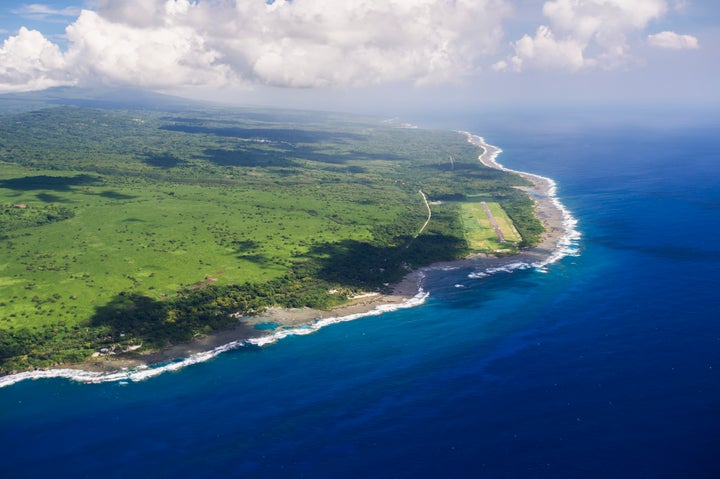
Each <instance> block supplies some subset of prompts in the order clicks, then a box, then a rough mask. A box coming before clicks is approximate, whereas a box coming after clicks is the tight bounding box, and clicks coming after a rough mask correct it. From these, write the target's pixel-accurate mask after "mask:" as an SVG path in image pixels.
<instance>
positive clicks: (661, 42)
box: [648, 32, 700, 50]
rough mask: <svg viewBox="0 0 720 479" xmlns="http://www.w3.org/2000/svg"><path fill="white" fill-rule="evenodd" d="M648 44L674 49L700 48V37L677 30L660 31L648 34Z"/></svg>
mask: <svg viewBox="0 0 720 479" xmlns="http://www.w3.org/2000/svg"><path fill="white" fill-rule="evenodd" d="M648 45H650V46H653V47H658V48H669V49H672V50H686V49H695V48H699V47H700V44H699V43H698V39H697V38H695V37H694V36H692V35H679V34H677V33H675V32H660V33H656V34H654V35H648Z"/></svg>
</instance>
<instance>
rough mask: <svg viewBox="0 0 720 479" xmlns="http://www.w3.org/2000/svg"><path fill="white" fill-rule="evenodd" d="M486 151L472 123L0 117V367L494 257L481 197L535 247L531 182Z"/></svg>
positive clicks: (164, 338)
mask: <svg viewBox="0 0 720 479" xmlns="http://www.w3.org/2000/svg"><path fill="white" fill-rule="evenodd" d="M0 113H2V112H0ZM478 154H479V150H478V148H477V147H474V146H473V145H471V144H469V143H468V142H467V141H466V139H465V137H464V136H462V135H460V134H458V133H454V132H446V131H431V130H421V129H409V128H400V127H398V126H396V125H394V124H391V123H383V122H379V121H377V120H375V119H368V118H361V117H350V116H342V115H336V114H327V113H324V114H321V113H308V112H283V111H274V110H252V109H235V110H229V109H218V108H210V107H207V108H202V109H198V108H196V109H194V110H184V111H176V110H172V111H162V110H158V109H155V110H122V109H117V108H115V109H94V108H86V107H82V108H81V107H74V106H55V107H50V108H41V109H38V110H32V111H25V112H19V113H17V112H16V113H9V112H6V113H5V114H0V374H6V373H8V372H11V371H16V370H23V369H27V368H31V367H47V366H51V365H54V364H58V363H68V362H78V361H82V360H84V359H86V358H88V357H89V356H90V355H91V354H93V353H96V352H98V351H104V352H105V353H109V352H113V353H120V352H123V351H130V350H135V351H137V350H140V351H142V350H152V349H157V348H161V347H164V346H166V345H168V344H172V343H176V342H179V341H186V340H189V339H191V338H193V337H194V336H196V335H198V334H207V333H211V332H213V331H217V330H221V329H224V328H228V327H231V326H232V325H233V324H236V323H237V321H238V317H239V316H240V315H249V314H255V313H257V312H260V311H262V310H263V309H264V308H267V307H269V306H283V307H304V306H309V307H316V308H329V307H332V306H334V305H338V304H341V303H343V302H344V301H346V300H347V299H348V297H350V296H351V295H353V294H355V293H358V292H361V291H383V290H385V289H387V287H388V285H390V284H392V283H393V282H395V281H398V280H400V279H401V278H402V277H403V276H404V275H405V274H406V273H407V272H408V271H410V270H411V269H413V268H417V267H419V266H423V265H427V264H430V263H432V262H436V261H441V260H451V259H455V258H459V257H463V256H466V255H468V254H469V253H472V252H476V251H486V252H487V251H495V250H497V249H498V247H497V244H494V243H493V242H492V241H489V242H485V243H482V242H479V241H474V240H472V241H469V240H468V238H469V237H473V235H477V234H480V233H478V232H479V231H480V230H483V231H484V232H485V233H484V234H494V233H493V231H492V229H491V228H490V229H489V231H490V233H488V232H487V230H488V228H486V227H484V226H478V225H481V222H482V220H481V219H480V218H479V221H476V224H474V225H473V227H472V228H470V229H468V227H467V224H468V221H471V220H472V217H473V216H477V215H479V213H478V212H477V211H476V210H475V209H474V208H475V207H474V206H471V205H476V204H477V203H479V202H480V201H487V202H488V203H490V204H491V205H493V206H492V207H493V208H494V210H493V211H494V212H496V213H495V214H496V217H497V218H498V219H499V220H501V221H502V222H503V225H505V226H503V227H504V228H506V229H507V231H508V232H511V231H514V232H515V234H516V235H517V236H513V237H512V238H513V239H512V241H511V242H510V243H511V246H510V247H511V250H512V251H516V250H517V248H521V247H525V246H528V245H532V244H534V243H536V242H537V241H538V238H539V235H540V233H541V232H542V226H541V224H540V223H539V221H538V220H537V218H535V216H534V213H533V207H532V201H531V200H530V199H529V198H528V197H527V195H526V194H524V193H523V192H521V191H519V190H518V189H517V188H516V186H522V185H525V184H526V181H525V180H524V179H522V178H520V177H519V176H516V175H513V174H509V173H506V172H503V171H499V170H494V169H490V168H486V167H484V166H482V165H481V164H480V163H479V162H478V160H477V157H478ZM421 192H422V193H421ZM423 193H424V195H426V196H427V199H428V201H430V202H431V203H432V205H431V208H432V220H431V221H430V222H429V223H428V225H427V227H426V228H424V229H422V233H421V234H419V233H420V230H421V228H422V226H423V225H424V223H425V222H426V220H427V217H428V211H427V207H426V204H425V200H424V197H423ZM464 225H465V226H464ZM508 237H511V236H510V233H508ZM504 247H506V248H507V247H508V245H507V244H506V245H505V246H504Z"/></svg>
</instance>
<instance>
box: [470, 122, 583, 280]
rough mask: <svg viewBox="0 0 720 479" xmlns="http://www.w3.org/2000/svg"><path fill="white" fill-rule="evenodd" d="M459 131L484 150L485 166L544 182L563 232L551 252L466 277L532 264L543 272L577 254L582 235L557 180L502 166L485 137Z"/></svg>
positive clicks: (479, 276) (527, 267)
mask: <svg viewBox="0 0 720 479" xmlns="http://www.w3.org/2000/svg"><path fill="white" fill-rule="evenodd" d="M461 133H462V134H464V135H465V136H467V139H468V141H469V142H470V143H472V144H473V145H475V146H478V147H480V148H482V149H483V150H484V151H483V153H482V154H481V155H480V156H479V158H478V159H479V160H480V162H481V163H482V164H484V165H485V166H488V167H490V168H495V169H498V170H502V171H507V172H510V173H516V174H520V175H523V176H526V177H528V176H529V177H532V178H535V179H537V180H538V181H541V182H545V183H546V184H547V185H548V187H547V191H546V193H545V195H546V196H547V197H548V198H549V199H550V201H551V202H552V204H553V206H554V207H555V208H556V209H557V210H558V211H559V212H560V214H561V215H562V230H563V235H562V236H561V237H560V238H559V239H558V241H557V242H556V244H555V248H554V249H553V251H552V253H551V254H550V255H548V256H547V257H546V258H544V259H542V260H540V261H535V262H532V263H510V264H507V265H503V266H500V267H493V268H487V269H485V270H484V271H479V272H474V273H470V274H469V275H468V277H469V278H471V279H479V278H484V277H487V276H488V275H490V274H495V273H499V272H504V273H511V272H513V271H515V270H520V269H530V268H534V269H535V270H536V271H539V272H541V273H546V272H547V266H549V265H551V264H553V263H557V262H558V261H560V260H561V259H562V258H565V257H566V256H579V255H580V244H579V243H580V238H581V236H582V235H581V233H580V231H578V229H577V224H578V222H577V219H575V217H574V216H573V215H572V214H571V213H570V210H568V209H567V208H566V207H565V205H564V204H562V202H561V201H560V199H559V198H558V197H557V183H556V182H555V180H553V179H552V178H548V177H545V176H540V175H536V174H534V173H527V172H524V171H517V170H513V169H510V168H506V167H505V166H503V165H501V164H500V163H499V162H498V161H497V157H498V156H499V155H500V153H502V149H500V148H498V147H497V146H493V145H490V144H489V143H487V142H486V141H485V139H484V138H483V137H482V136H478V135H473V134H471V133H468V132H466V131H463V132H461Z"/></svg>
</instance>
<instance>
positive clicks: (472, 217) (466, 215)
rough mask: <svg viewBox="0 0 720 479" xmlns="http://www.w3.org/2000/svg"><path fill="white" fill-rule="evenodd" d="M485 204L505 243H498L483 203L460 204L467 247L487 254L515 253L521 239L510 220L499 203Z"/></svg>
mask: <svg viewBox="0 0 720 479" xmlns="http://www.w3.org/2000/svg"><path fill="white" fill-rule="evenodd" d="M485 204H486V205H487V207H488V208H489V209H490V212H491V213H492V215H493V217H494V218H495V221H496V222H497V225H498V227H499V229H500V232H501V233H502V235H503V237H504V238H505V242H500V240H499V238H498V235H497V234H496V233H495V229H494V228H493V225H492V224H491V222H490V218H489V217H488V215H487V214H486V213H485V210H484V208H483V203H480V202H477V203H461V204H460V211H461V218H462V222H463V228H464V230H465V239H466V240H467V242H468V246H469V247H470V249H471V250H473V251H478V252H480V251H482V252H487V253H491V252H502V253H505V252H508V253H509V252H514V251H516V250H517V245H518V243H519V242H520V240H521V238H520V235H519V234H518V232H517V230H516V229H515V226H514V225H513V222H512V220H511V219H510V217H509V216H508V215H507V213H506V212H505V210H503V208H502V207H501V206H500V204H499V203H496V202H490V201H488V202H486V203H485Z"/></svg>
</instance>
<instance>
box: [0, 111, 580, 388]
mask: <svg viewBox="0 0 720 479" xmlns="http://www.w3.org/2000/svg"><path fill="white" fill-rule="evenodd" d="M409 127H412V125H409ZM462 133H463V134H465V135H466V136H467V137H468V141H469V142H470V143H472V144H474V145H476V146H479V147H481V148H483V150H485V151H484V153H483V154H482V155H480V157H479V159H480V161H481V162H482V163H483V164H485V165H486V166H489V167H491V168H497V169H500V170H504V171H508V172H512V173H518V174H523V175H527V176H533V177H536V178H538V179H540V180H543V181H546V182H548V184H549V185H550V186H549V189H548V192H547V195H548V197H550V198H551V200H552V202H553V204H554V206H555V207H557V209H558V210H559V211H560V212H561V213H562V217H563V229H564V231H565V233H564V234H563V236H562V237H561V238H560V240H558V242H557V245H556V248H555V250H554V251H553V253H552V254H551V255H550V256H548V258H546V259H545V260H542V261H539V262H534V263H531V264H528V263H522V262H515V263H509V264H506V265H503V266H498V267H492V268H487V269H485V271H482V272H475V273H470V274H469V275H468V278H471V279H479V278H485V277H487V276H489V275H491V274H495V273H500V272H505V273H511V272H513V271H515V270H523V269H530V268H535V269H536V270H538V271H541V272H546V271H547V270H546V269H545V267H546V266H548V265H550V264H552V263H555V262H557V261H559V260H560V259H562V258H564V257H566V256H578V255H579V254H580V253H579V248H578V240H579V239H580V236H581V235H580V232H579V231H578V230H577V229H576V225H577V220H576V219H575V218H574V217H573V216H572V214H570V211H569V210H568V209H567V208H566V207H565V206H564V205H563V204H562V203H561V202H560V200H559V199H558V198H557V196H556V193H557V185H556V183H555V181H553V180H552V179H550V178H546V177H544V176H540V175H535V174H532V173H526V172H520V171H516V170H511V169H509V168H505V167H504V166H502V165H501V164H500V163H498V162H497V161H496V159H497V157H498V155H499V154H500V153H501V152H502V150H501V149H500V148H498V147H496V146H492V145H489V144H488V143H486V142H485V139H484V138H483V137H481V136H477V135H472V134H470V133H467V132H462ZM442 269H443V270H445V271H450V270H454V269H457V267H454V266H446V267H444V268H442ZM424 278H425V271H423V270H421V271H420V272H419V274H418V286H420V284H422V283H423V280H424ZM456 286H457V285H456ZM428 296H429V293H427V292H425V291H424V290H423V289H422V288H419V292H418V294H416V295H415V296H414V297H412V298H410V299H408V300H406V301H404V302H402V303H399V304H386V305H380V306H377V307H376V308H375V309H373V310H371V311H367V312H364V313H357V314H351V315H348V316H340V317H331V318H324V319H319V320H316V321H315V322H314V323H311V324H308V325H304V326H299V327H294V328H288V329H279V330H276V331H273V332H272V333H271V334H268V335H266V336H260V337H257V338H252V339H247V340H241V341H233V342H230V343H228V344H224V345H222V346H218V347H217V348H214V349H212V350H210V351H205V352H201V353H196V354H193V355H191V356H189V357H187V358H185V359H182V360H178V361H173V362H169V363H164V364H160V365H157V366H152V367H149V366H139V367H137V368H133V369H129V370H123V371H113V372H94V371H83V370H81V369H72V368H65V369H49V370H41V371H26V372H22V373H17V374H12V375H9V376H3V377H0V388H3V387H7V386H10V385H12V384H15V383H18V382H20V381H25V380H27V379H52V378H64V379H70V380H72V381H77V382H81V383H86V384H98V383H105V382H119V383H124V384H127V381H136V382H137V381H143V380H146V379H149V378H153V377H156V376H159V375H161V374H164V373H166V372H171V371H178V370H180V369H183V368H185V367H187V366H191V365H193V364H198V363H203V362H205V361H209V360H211V359H213V358H214V357H216V356H218V355H219V354H222V353H224V352H227V351H231V350H234V349H238V348H242V347H249V346H256V347H262V346H266V345H269V344H274V343H276V342H278V341H280V340H281V339H284V338H286V337H288V336H304V335H306V334H312V333H314V332H316V331H319V330H320V329H322V328H324V327H326V326H330V325H333V324H338V323H344V322H348V321H353V320H356V319H359V318H363V317H368V316H379V315H381V314H385V313H388V312H391V311H397V310H400V309H406V308H413V307H416V306H419V305H421V304H423V303H425V301H426V300H427V298H428Z"/></svg>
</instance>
